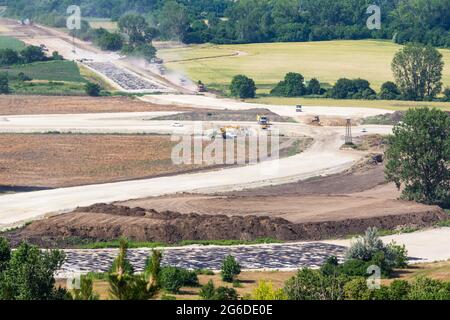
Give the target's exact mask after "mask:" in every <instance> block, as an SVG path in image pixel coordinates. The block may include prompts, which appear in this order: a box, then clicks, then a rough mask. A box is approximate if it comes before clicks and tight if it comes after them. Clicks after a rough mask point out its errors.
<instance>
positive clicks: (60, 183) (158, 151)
mask: <svg viewBox="0 0 450 320" xmlns="http://www.w3.org/2000/svg"><path fill="white" fill-rule="evenodd" d="M173 146H174V143H173V142H171V141H170V137H169V136H119V135H58V134H36V135H34V134H3V135H0V150H1V153H0V181H1V185H3V186H28V187H45V188H56V187H67V186H76V185H86V184H93V183H102V182H112V181H120V180H126V179H137V178H142V177H149V176H156V175H163V174H173V173H177V172H185V171H187V170H192V169H195V168H196V167H195V166H189V165H180V166H177V165H174V164H173V163H172V160H171V150H172V148H173Z"/></svg>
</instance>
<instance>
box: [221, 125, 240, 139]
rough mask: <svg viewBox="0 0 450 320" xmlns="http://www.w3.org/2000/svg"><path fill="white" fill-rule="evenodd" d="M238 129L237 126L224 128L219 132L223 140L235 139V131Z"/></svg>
mask: <svg viewBox="0 0 450 320" xmlns="http://www.w3.org/2000/svg"><path fill="white" fill-rule="evenodd" d="M240 129H241V127H239V126H224V127H221V128H220V132H221V134H222V137H223V138H224V139H234V138H236V137H237V134H236V131H237V130H240Z"/></svg>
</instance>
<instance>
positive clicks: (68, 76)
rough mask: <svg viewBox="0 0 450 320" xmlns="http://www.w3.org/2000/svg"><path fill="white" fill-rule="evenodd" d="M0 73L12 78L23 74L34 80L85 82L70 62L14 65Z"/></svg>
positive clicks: (0, 70)
mask: <svg viewBox="0 0 450 320" xmlns="http://www.w3.org/2000/svg"><path fill="white" fill-rule="evenodd" d="M0 72H7V73H8V74H9V75H10V76H11V77H13V78H14V77H15V76H17V75H18V74H19V73H20V72H23V73H25V74H26V75H27V76H29V77H31V78H32V79H35V80H48V81H67V82H86V80H85V79H84V78H83V77H82V76H81V75H80V70H79V69H78V66H77V65H76V64H75V63H74V62H72V61H46V62H35V63H30V64H24V65H15V66H12V67H3V68H0Z"/></svg>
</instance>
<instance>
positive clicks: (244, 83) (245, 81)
mask: <svg viewBox="0 0 450 320" xmlns="http://www.w3.org/2000/svg"><path fill="white" fill-rule="evenodd" d="M230 91H231V95H232V96H234V97H239V98H241V99H248V98H254V97H255V95H256V85H255V82H254V81H253V79H250V78H248V77H246V76H244V75H237V76H234V77H233V80H232V81H231V85H230Z"/></svg>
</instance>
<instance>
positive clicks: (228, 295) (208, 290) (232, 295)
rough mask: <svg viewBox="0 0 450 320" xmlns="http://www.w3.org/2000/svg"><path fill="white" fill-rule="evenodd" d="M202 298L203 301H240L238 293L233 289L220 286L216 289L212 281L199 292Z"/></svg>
mask: <svg viewBox="0 0 450 320" xmlns="http://www.w3.org/2000/svg"><path fill="white" fill-rule="evenodd" d="M199 296H200V298H202V299H203V300H220V301H226V300H238V299H239V295H238V293H237V291H236V290H235V289H233V288H228V287H223V286H220V287H218V288H216V287H215V286H214V283H213V282H212V280H209V281H208V283H207V284H205V285H204V286H203V287H202V288H201V289H200V292H199Z"/></svg>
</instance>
